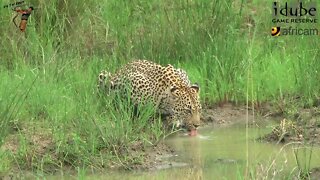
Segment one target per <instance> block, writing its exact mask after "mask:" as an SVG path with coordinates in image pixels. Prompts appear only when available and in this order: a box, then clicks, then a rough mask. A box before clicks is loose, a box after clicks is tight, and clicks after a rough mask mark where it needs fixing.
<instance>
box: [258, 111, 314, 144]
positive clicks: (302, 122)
mask: <svg viewBox="0 0 320 180" xmlns="http://www.w3.org/2000/svg"><path fill="white" fill-rule="evenodd" d="M275 119H278V120H277V125H275V126H274V128H273V130H272V132H271V133H269V134H267V135H266V136H264V137H262V138H261V140H263V141H267V142H271V143H277V144H278V143H283V144H285V143H290V142H300V143H302V144H309V145H313V144H315V145H320V111H319V108H312V109H300V110H299V111H298V112H295V113H294V115H291V116H290V115H287V116H286V115H282V116H276V117H275Z"/></svg>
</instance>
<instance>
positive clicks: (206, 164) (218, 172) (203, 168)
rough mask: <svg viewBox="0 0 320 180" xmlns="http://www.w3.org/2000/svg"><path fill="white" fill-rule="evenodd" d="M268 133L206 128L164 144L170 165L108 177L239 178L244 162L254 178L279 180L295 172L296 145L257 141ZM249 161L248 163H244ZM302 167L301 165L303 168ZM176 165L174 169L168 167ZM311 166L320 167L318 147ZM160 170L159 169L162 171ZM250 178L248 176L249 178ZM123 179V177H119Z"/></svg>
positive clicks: (301, 153) (302, 153)
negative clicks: (172, 151) (170, 151)
mask: <svg viewBox="0 0 320 180" xmlns="http://www.w3.org/2000/svg"><path fill="white" fill-rule="evenodd" d="M270 131H271V127H264V128H261V127H259V128H249V129H248V138H246V137H247V136H246V128H245V127H244V125H236V126H232V127H226V128H212V127H206V128H203V129H200V130H199V134H198V136H195V137H188V136H187V135H181V134H180V135H175V136H172V137H169V138H168V139H167V140H166V143H167V144H168V145H170V146H171V147H173V148H174V149H175V150H176V152H175V154H176V155H175V156H173V157H167V158H165V157H163V161H167V162H171V163H169V164H171V165H169V166H159V168H160V170H155V171H151V172H135V173H126V174H123V173H121V174H119V173H111V174H109V176H108V177H109V178H112V177H113V178H112V179H117V178H119V179H122V178H123V176H126V179H148V180H149V179H240V178H243V177H244V176H245V173H246V166H247V163H248V165H249V173H251V175H252V176H253V177H254V179H264V178H266V179H271V178H276V179H282V178H283V177H287V176H288V174H290V173H296V172H297V165H296V160H295V153H294V151H295V149H297V148H298V147H297V145H294V144H291V145H286V146H284V145H275V144H268V143H261V142H258V141H256V140H255V139H257V138H258V137H260V136H262V135H264V134H265V133H268V132H270ZM310 152H311V150H310V148H302V147H300V148H299V150H298V159H299V161H301V162H305V160H304V158H306V157H307V158H308V159H309V155H310ZM247 160H248V161H247ZM304 165H305V164H303V166H304ZM170 166H176V167H173V168H167V167H170ZM310 166H311V167H320V148H319V147H313V149H312V156H311V162H310ZM161 168H162V169H161ZM252 176H251V177H252ZM121 177H122V178H121Z"/></svg>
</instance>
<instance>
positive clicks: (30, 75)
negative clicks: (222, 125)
mask: <svg viewBox="0 0 320 180" xmlns="http://www.w3.org/2000/svg"><path fill="white" fill-rule="evenodd" d="M29 2H30V4H32V5H33V6H34V7H35V10H34V12H33V13H32V15H31V16H30V19H29V21H28V26H27V30H26V33H21V32H20V31H19V30H18V29H17V28H16V27H15V26H14V24H13V23H12V22H11V18H12V12H13V11H12V10H11V9H9V8H1V9H0V22H1V26H0V34H1V41H0V52H1V54H0V82H1V86H0V129H1V131H0V145H3V146H5V147H6V148H9V149H11V150H12V151H13V153H10V152H8V151H4V150H0V161H1V164H0V173H6V172H8V171H10V170H11V169H12V168H13V167H16V168H18V169H20V170H24V169H27V170H32V171H45V172H48V170H49V169H50V170H52V169H59V168H64V167H68V166H71V167H74V168H77V167H79V168H82V167H93V168H103V167H104V166H106V165H109V162H114V163H118V164H120V165H123V166H127V164H128V163H133V162H137V161H140V160H141V159H139V157H135V158H132V157H129V156H126V155H125V154H126V153H125V152H126V149H127V148H128V147H129V146H130V144H132V143H134V142H137V141H141V142H143V144H144V145H146V144H154V143H156V142H157V141H158V140H159V139H161V137H163V135H164V132H162V131H161V123H160V122H158V121H157V120H155V121H156V123H153V124H151V123H148V119H149V118H150V117H151V116H152V108H147V110H145V111H146V112H144V113H142V114H141V117H136V118H138V119H139V121H138V120H137V119H136V120H134V121H132V119H133V118H135V116H133V113H132V111H130V108H129V107H130V103H123V104H122V103H114V100H111V99H116V98H115V97H114V98H112V97H111V98H110V97H106V98H103V99H101V98H100V97H99V96H98V95H97V94H96V79H97V75H98V73H99V71H100V70H102V69H107V70H108V71H110V72H114V71H115V69H117V68H118V67H120V66H121V65H123V64H124V63H126V62H128V61H130V60H131V59H149V60H153V61H156V62H158V63H161V64H167V63H171V64H173V65H175V66H176V67H181V68H183V69H185V70H186V71H187V72H188V74H189V76H190V78H191V79H192V81H194V82H198V83H199V84H200V86H201V99H202V102H203V103H204V104H212V103H219V102H227V101H233V102H239V103H245V102H246V98H247V95H249V97H248V98H249V99H248V100H249V101H250V102H253V103H261V102H273V103H276V104H281V103H279V102H291V100H292V99H295V98H297V97H299V98H300V101H299V103H300V104H299V105H302V106H314V105H317V104H318V103H319V96H320V91H319V89H320V83H319V82H320V79H319V78H320V61H319V59H320V51H319V47H320V41H319V39H318V38H314V37H312V36H310V37H308V36H280V37H272V36H271V35H270V29H271V27H272V26H273V25H272V23H271V19H270V16H269V14H271V12H269V11H270V10H269V6H270V4H271V3H270V2H261V1H258V0H254V1H250V2H249V1H240V0H239V1H234V0H227V1H219V0H203V1H189V0H188V1H183V0H177V1H167V0H161V1H159V0H139V1H138V0H134V1H118V0H108V1H97V0H90V1H63V0H55V1H40V0H30V1H28V3H29ZM8 3H10V1H9V0H4V1H3V2H2V4H1V7H2V5H5V4H8ZM258 12H259V13H258ZM281 108H284V109H283V110H284V111H286V106H284V107H282V106H281ZM143 109H146V108H143ZM155 119H157V117H155ZM141 132H142V133H141ZM6 142H10V143H9V144H6ZM52 167H54V168H52Z"/></svg>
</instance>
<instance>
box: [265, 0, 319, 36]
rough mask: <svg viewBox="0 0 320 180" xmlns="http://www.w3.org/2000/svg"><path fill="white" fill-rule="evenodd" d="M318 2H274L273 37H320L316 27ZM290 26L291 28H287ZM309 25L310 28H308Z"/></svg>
mask: <svg viewBox="0 0 320 180" xmlns="http://www.w3.org/2000/svg"><path fill="white" fill-rule="evenodd" d="M316 5H317V4H316V2H305V1H304V2H302V1H298V2H297V1H292V2H273V3H272V23H273V24H274V25H273V27H272V32H271V35H272V36H279V35H280V27H281V36H282V35H284V36H285V35H307V36H310V35H319V30H318V29H317V27H316V24H317V23H318V19H317V13H318V11H317V6H316ZM287 24H289V26H285V25H287ZM306 24H308V28H306V26H307V25H306Z"/></svg>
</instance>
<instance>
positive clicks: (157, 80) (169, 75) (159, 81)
mask: <svg viewBox="0 0 320 180" xmlns="http://www.w3.org/2000/svg"><path fill="white" fill-rule="evenodd" d="M128 85H129V86H130V87H131V88H130V91H131V92H130V97H131V99H132V101H133V102H135V103H143V102H145V101H151V102H152V103H153V104H154V105H155V106H156V108H157V111H158V112H159V113H160V114H161V115H163V116H164V117H166V121H167V122H169V123H171V124H172V125H174V126H175V127H182V128H185V129H187V130H189V131H192V130H195V129H197V127H198V126H199V125H200V115H201V104H200V101H199V91H200V88H199V86H198V85H197V84H193V85H192V84H191V82H190V80H189V78H188V76H187V73H186V72H185V71H184V70H182V69H175V68H174V67H173V66H172V65H170V64H168V65H167V66H161V65H159V64H156V63H154V62H151V61H147V60H136V61H132V62H130V63H128V64H126V65H125V66H124V67H122V68H120V69H119V70H118V71H117V72H115V73H114V74H110V73H109V72H107V71H101V72H100V74H99V76H98V89H99V91H100V93H106V94H109V93H110V91H113V90H117V89H118V90H119V89H125V88H126V87H128Z"/></svg>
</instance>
